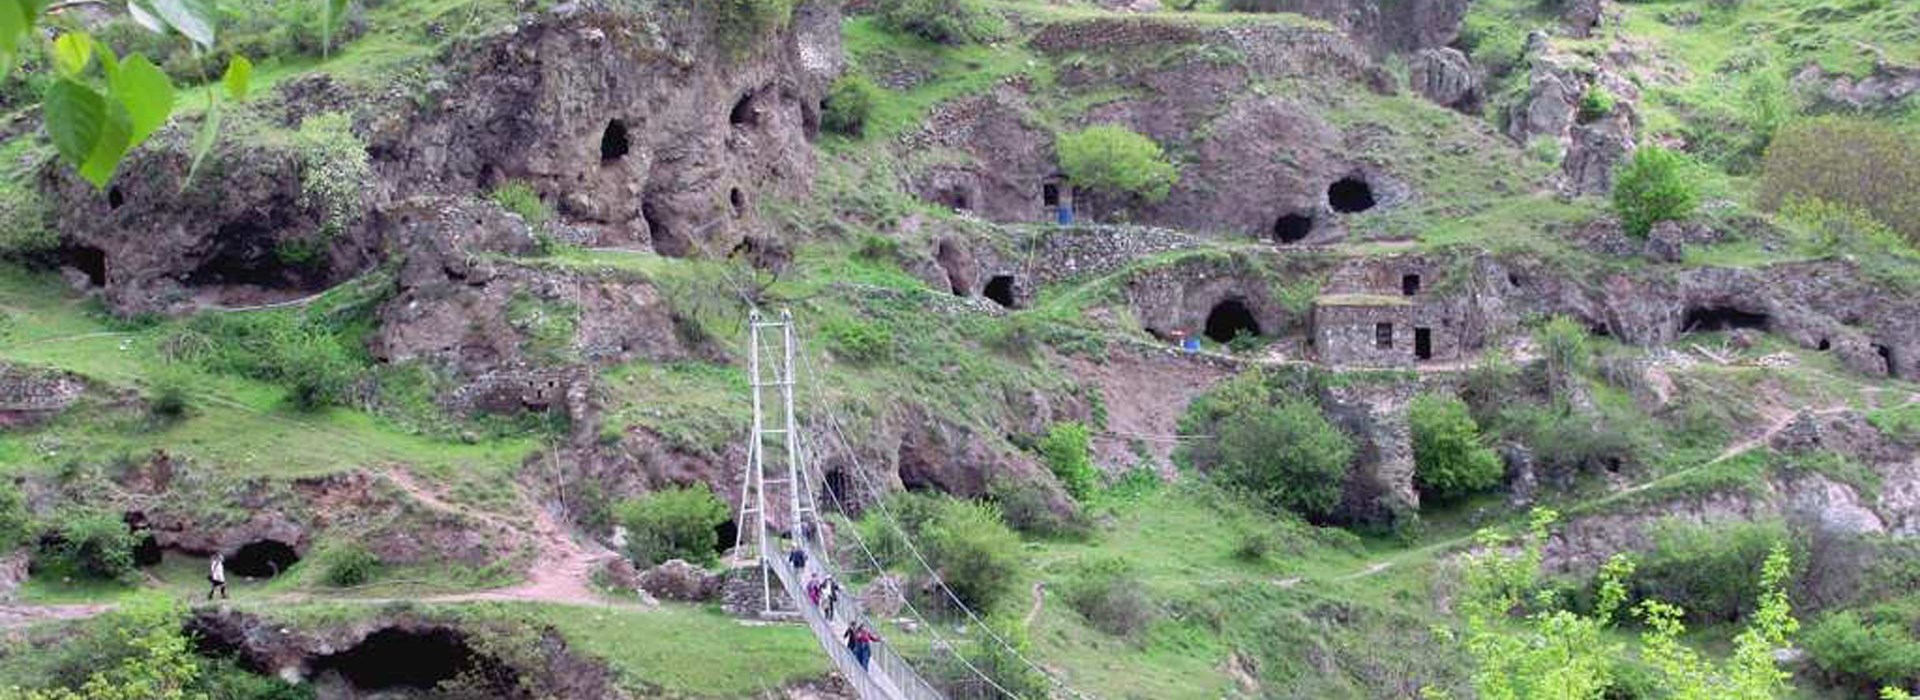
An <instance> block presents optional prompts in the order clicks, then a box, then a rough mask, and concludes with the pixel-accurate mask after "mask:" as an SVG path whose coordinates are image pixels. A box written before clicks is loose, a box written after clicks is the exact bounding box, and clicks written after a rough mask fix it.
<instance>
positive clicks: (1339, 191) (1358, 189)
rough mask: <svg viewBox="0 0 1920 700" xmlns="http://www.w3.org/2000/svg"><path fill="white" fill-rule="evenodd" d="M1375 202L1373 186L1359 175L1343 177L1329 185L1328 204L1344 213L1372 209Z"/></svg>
mask: <svg viewBox="0 0 1920 700" xmlns="http://www.w3.org/2000/svg"><path fill="white" fill-rule="evenodd" d="M1374 203H1375V202H1374V200H1373V186H1372V185H1368V184H1367V181H1366V180H1362V179H1360V178H1359V177H1355V176H1348V177H1343V178H1340V179H1339V180H1337V181H1335V182H1334V183H1333V184H1332V185H1329V186H1328V187H1327V204H1328V205H1329V206H1331V207H1333V210H1334V211H1337V212H1340V213H1342V214H1353V213H1356V212H1363V211H1366V210H1368V209H1372V208H1373V205H1374Z"/></svg>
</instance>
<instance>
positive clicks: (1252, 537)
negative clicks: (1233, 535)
mask: <svg viewBox="0 0 1920 700" xmlns="http://www.w3.org/2000/svg"><path fill="white" fill-rule="evenodd" d="M1274 546H1275V542H1274V537H1273V534H1272V533H1270V532H1267V531H1265V530H1249V531H1247V532H1246V533H1245V534H1242V535H1241V536H1240V543H1239V544H1237V545H1234V548H1233V556H1234V557H1235V558H1238V559H1240V560H1241V561H1246V562H1257V561H1261V560H1264V559H1266V558H1267V555H1269V554H1272V553H1273V550H1274Z"/></svg>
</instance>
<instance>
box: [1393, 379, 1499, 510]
mask: <svg viewBox="0 0 1920 700" xmlns="http://www.w3.org/2000/svg"><path fill="white" fill-rule="evenodd" d="M1407 420H1408V423H1410V424H1411V426H1412V429H1413V463H1414V472H1413V480H1414V483H1415V484H1416V485H1417V486H1419V488H1420V495H1421V497H1422V498H1424V499H1433V500H1438V501H1445V500H1448V499H1453V498H1458V497H1460V496H1465V495H1468V494H1472V493H1478V492H1480V491H1485V490H1487V489H1489V488H1492V487H1494V486H1495V485H1497V484H1499V483H1500V477H1501V476H1502V475H1503V474H1504V473H1505V471H1506V470H1505V468H1504V466H1503V465H1502V464H1501V462H1500V456H1499V455H1497V454H1494V452H1493V450H1491V449H1488V448H1487V446H1486V445H1485V444H1484V443H1482V442H1481V439H1480V426H1479V424H1477V423H1475V422H1474V421H1473V416H1472V415H1470V414H1469V413H1468V412H1467V402H1465V401H1462V400H1460V397H1458V396H1454V395H1451V394H1421V395H1420V396H1419V397H1417V398H1415V399H1414V400H1413V405H1412V406H1411V407H1410V408H1408V410H1407Z"/></svg>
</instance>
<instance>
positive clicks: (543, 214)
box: [487, 180, 553, 229]
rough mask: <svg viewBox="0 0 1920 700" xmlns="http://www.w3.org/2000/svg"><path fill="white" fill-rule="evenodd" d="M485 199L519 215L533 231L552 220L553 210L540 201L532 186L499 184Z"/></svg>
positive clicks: (515, 183) (510, 182)
mask: <svg viewBox="0 0 1920 700" xmlns="http://www.w3.org/2000/svg"><path fill="white" fill-rule="evenodd" d="M487 198H488V199H491V200H493V203H494V204H498V205H500V208H501V209H505V210H507V211H510V212H513V213H515V214H519V215H520V218H521V219H522V220H524V221H526V222H527V225H528V226H530V227H533V228H535V229H538V228H540V227H542V226H545V225H546V224H547V222H548V221H551V220H553V208H552V207H549V206H547V203H546V202H545V201H542V200H541V199H540V193H539V192H535V191H534V189H533V186H532V185H529V184H527V183H525V182H522V181H520V180H508V181H506V182H504V183H501V184H500V186H498V187H495V188H493V192H490V193H488V194H487Z"/></svg>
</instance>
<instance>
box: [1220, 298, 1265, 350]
mask: <svg viewBox="0 0 1920 700" xmlns="http://www.w3.org/2000/svg"><path fill="white" fill-rule="evenodd" d="M1242 333H1245V334H1247V335H1260V322H1259V321H1257V320H1255V319H1254V317H1253V311H1251V310H1249V309H1248V308H1247V304H1246V302H1243V301H1241V300H1239V299H1227V300H1224V301H1221V302H1220V303H1218V304H1214V305H1213V310H1212V311H1210V312H1208V313H1207V338H1208V339H1209V340H1212V341H1213V342H1216V343H1228V342H1232V341H1233V339H1234V338H1235V337H1238V336H1239V335H1240V334H1242Z"/></svg>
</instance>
